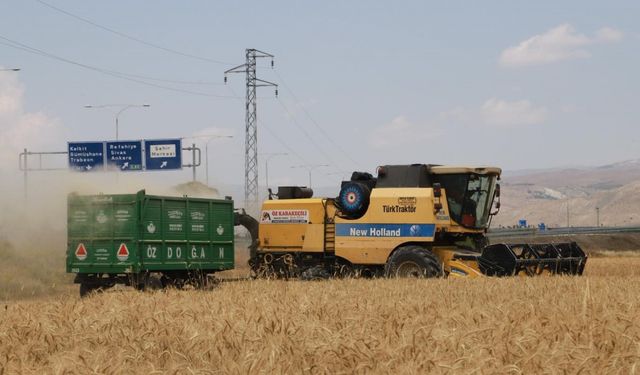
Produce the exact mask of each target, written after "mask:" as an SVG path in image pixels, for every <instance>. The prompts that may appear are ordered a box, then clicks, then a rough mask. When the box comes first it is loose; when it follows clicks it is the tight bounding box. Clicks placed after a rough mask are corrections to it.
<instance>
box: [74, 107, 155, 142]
mask: <svg viewBox="0 0 640 375" xmlns="http://www.w3.org/2000/svg"><path fill="white" fill-rule="evenodd" d="M84 107H85V108H112V107H117V108H122V109H120V110H119V111H118V113H116V141H117V140H118V139H119V138H118V128H119V118H120V115H121V114H122V112H124V111H126V110H127V109H129V108H136V107H137V108H149V107H151V105H150V104H103V105H85V106H84Z"/></svg>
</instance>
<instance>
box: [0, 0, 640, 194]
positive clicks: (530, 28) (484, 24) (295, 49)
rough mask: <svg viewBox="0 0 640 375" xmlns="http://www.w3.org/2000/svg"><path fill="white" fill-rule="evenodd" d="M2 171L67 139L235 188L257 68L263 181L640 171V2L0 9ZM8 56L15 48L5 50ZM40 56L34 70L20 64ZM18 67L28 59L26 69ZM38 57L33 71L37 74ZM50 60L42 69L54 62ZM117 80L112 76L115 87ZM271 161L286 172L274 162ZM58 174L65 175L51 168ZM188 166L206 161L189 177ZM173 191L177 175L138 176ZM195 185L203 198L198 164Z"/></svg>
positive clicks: (128, 4) (162, 2) (72, 0)
mask: <svg viewBox="0 0 640 375" xmlns="http://www.w3.org/2000/svg"><path fill="white" fill-rule="evenodd" d="M2 9H3V10H2V12H0V67H4V68H20V69H21V71H19V72H0V131H1V134H2V137H1V140H0V167H1V168H2V171H4V172H11V171H16V170H17V154H18V153H19V152H21V150H22V149H24V148H28V149H29V150H31V151H65V150H66V147H67V142H69V141H93V140H95V141H105V140H112V139H114V138H115V125H114V122H115V115H116V113H117V112H118V111H119V110H120V109H122V108H123V107H117V106H115V107H107V108H93V109H87V108H85V107H84V106H86V105H94V106H99V105H105V104H119V105H127V104H149V105H150V107H148V108H137V107H133V108H129V109H127V110H126V111H125V112H122V113H121V115H120V117H119V122H120V139H131V140H136V139H154V138H165V137H184V138H185V140H184V142H185V143H191V142H195V143H197V145H198V147H201V148H203V149H204V148H205V142H206V138H188V137H193V136H197V135H200V136H202V135H219V136H232V138H212V139H211V140H210V141H209V142H208V145H209V146H208V149H209V159H208V161H209V176H210V180H211V184H212V185H216V184H220V185H222V184H227V185H233V184H236V185H242V184H243V180H244V127H245V111H244V106H245V104H244V100H245V99H244V95H245V81H244V79H245V77H244V75H242V74H233V75H230V76H229V77H228V78H229V80H228V83H227V85H224V84H223V77H224V74H223V72H224V71H225V70H227V69H229V68H232V67H234V66H236V65H240V64H243V63H244V62H245V49H246V48H256V49H259V50H262V51H265V52H269V53H271V54H273V55H274V56H275V58H274V68H273V69H272V68H271V66H270V60H268V59H261V60H260V62H259V65H258V77H259V78H261V79H264V80H268V81H271V82H275V83H278V84H279V89H278V97H276V96H275V92H274V89H273V88H271V87H262V88H259V89H258V139H259V141H258V145H259V146H258V149H259V167H260V169H259V180H260V183H261V184H264V182H265V177H266V176H265V169H266V165H265V162H266V161H267V159H268V163H269V165H268V170H269V182H270V185H271V186H277V185H291V184H294V185H307V184H308V179H309V174H308V169H309V168H311V167H310V166H315V167H313V168H314V169H313V171H312V178H313V183H312V185H313V186H339V181H340V180H341V179H344V178H347V177H348V176H349V175H350V173H351V172H352V171H354V170H361V171H369V172H374V171H375V168H376V166H378V165H382V164H407V163H435V164H457V165H459V164H465V165H493V166H499V167H502V168H503V169H506V170H520V169H533V168H552V167H563V166H589V165H591V166H597V165H604V164H608V163H613V162H618V161H623V160H629V159H638V158H640V126H638V125H639V124H638V120H639V119H640V106H639V105H638V103H637V100H638V98H639V97H640V75H639V74H638V72H637V67H638V66H640V48H639V47H640V26H639V25H638V22H637V20H638V19H640V3H638V2H636V1H607V2H601V1H563V2H557V1H528V2H524V1H482V2H461V1H447V2H441V1H440V2H435V1H394V2H382V1H350V2H344V1H329V2H307V1H269V2H265V1H242V2H238V1H215V2H213V1H189V2H176V1H168V0H156V1H121V0H112V1H101V2H99V1H79V0H69V1H61V0H42V1H38V0H19V1H18V0H2ZM16 47H19V48H16ZM34 49H37V50H38V51H36V52H37V53H32V52H33V51H34ZM29 51H32V52H29ZM48 56H49V57H48ZM51 56H53V57H54V58H51ZM123 77H124V78H123ZM274 153H280V154H281V153H286V154H287V155H275V156H271V155H272V154H274ZM55 162H56V163H62V165H63V166H64V160H62V161H61V160H56V161H55ZM203 164H204V163H203ZM142 175H143V176H144V178H148V179H149V181H163V182H166V183H169V182H172V183H173V182H182V181H186V180H189V179H190V178H191V171H190V170H183V171H178V172H144V173H143V174H142ZM197 178H198V180H200V181H203V182H204V178H205V171H204V166H203V167H201V168H198V170H197Z"/></svg>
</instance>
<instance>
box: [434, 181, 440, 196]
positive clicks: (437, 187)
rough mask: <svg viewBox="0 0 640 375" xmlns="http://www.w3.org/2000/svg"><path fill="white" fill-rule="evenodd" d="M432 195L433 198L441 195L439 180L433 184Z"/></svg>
mask: <svg viewBox="0 0 640 375" xmlns="http://www.w3.org/2000/svg"><path fill="white" fill-rule="evenodd" d="M433 196H434V197H435V198H440V197H441V196H442V186H441V185H440V183H439V182H436V183H435V184H433Z"/></svg>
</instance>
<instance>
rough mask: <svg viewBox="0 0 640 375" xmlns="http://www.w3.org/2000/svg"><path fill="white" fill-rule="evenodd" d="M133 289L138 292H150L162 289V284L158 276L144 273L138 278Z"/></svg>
mask: <svg viewBox="0 0 640 375" xmlns="http://www.w3.org/2000/svg"><path fill="white" fill-rule="evenodd" d="M135 287H136V289H137V290H139V291H152V290H159V289H162V288H163V284H162V280H161V278H160V275H157V274H154V273H146V274H141V275H140V276H139V282H138V283H137V284H136V285H135Z"/></svg>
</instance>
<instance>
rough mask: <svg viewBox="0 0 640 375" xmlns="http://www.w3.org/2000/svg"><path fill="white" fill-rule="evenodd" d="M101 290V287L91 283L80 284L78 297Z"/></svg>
mask: <svg viewBox="0 0 640 375" xmlns="http://www.w3.org/2000/svg"><path fill="white" fill-rule="evenodd" d="M101 291H102V287H101V286H99V285H96V284H91V283H82V284H80V298H85V297H88V296H89V295H91V294H92V293H98V292H101Z"/></svg>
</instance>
